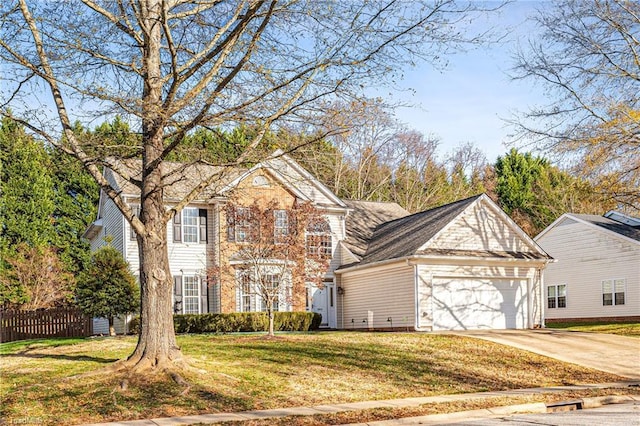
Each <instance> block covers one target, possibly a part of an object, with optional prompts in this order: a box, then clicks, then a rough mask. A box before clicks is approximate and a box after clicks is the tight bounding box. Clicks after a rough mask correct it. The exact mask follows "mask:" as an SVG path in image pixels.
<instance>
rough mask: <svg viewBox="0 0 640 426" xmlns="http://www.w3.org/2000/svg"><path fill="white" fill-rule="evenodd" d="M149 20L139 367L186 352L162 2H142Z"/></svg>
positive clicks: (165, 364)
mask: <svg viewBox="0 0 640 426" xmlns="http://www.w3.org/2000/svg"><path fill="white" fill-rule="evenodd" d="M141 11H142V15H143V20H144V22H145V31H144V38H145V44H144V46H145V50H144V55H143V66H144V71H145V73H146V75H145V78H144V79H143V82H144V87H143V102H142V108H143V112H144V113H143V119H142V138H143V152H142V187H141V191H140V205H141V210H140V220H141V221H142V222H143V223H144V225H145V232H144V233H143V234H142V235H138V236H137V240H138V253H139V256H140V288H141V294H140V296H141V304H140V336H139V338H138V346H137V347H136V350H135V352H134V353H133V354H132V355H131V357H129V362H133V363H135V364H136V369H145V368H149V367H152V368H156V367H170V364H173V363H174V362H175V361H177V360H179V359H180V358H181V357H182V355H181V353H180V348H179V347H178V345H177V343H176V336H175V331H174V328H173V307H172V305H171V295H172V289H173V280H172V277H171V270H170V268H169V255H168V251H167V228H166V221H165V218H164V215H165V206H164V179H163V167H162V153H163V150H164V126H165V124H166V121H167V117H166V116H165V115H164V114H165V111H164V110H163V107H162V79H161V76H162V73H161V70H160V64H161V55H160V49H161V42H162V37H161V24H160V22H161V19H160V16H161V13H162V3H161V2H160V1H158V0H153V1H149V2H147V3H146V4H144V7H141Z"/></svg>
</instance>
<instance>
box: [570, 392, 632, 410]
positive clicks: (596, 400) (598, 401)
mask: <svg viewBox="0 0 640 426" xmlns="http://www.w3.org/2000/svg"><path fill="white" fill-rule="evenodd" d="M631 401H639V402H640V397H636V396H632V395H611V396H596V397H593V398H582V408H583V409H584V408H598V407H602V406H603V405H610V404H622V403H625V402H631Z"/></svg>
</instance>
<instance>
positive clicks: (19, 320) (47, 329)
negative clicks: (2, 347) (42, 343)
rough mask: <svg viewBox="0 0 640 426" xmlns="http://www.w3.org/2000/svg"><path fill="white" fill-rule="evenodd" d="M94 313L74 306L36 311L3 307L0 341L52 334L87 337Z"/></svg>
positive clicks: (42, 336) (40, 337) (34, 337)
mask: <svg viewBox="0 0 640 426" xmlns="http://www.w3.org/2000/svg"><path fill="white" fill-rule="evenodd" d="M92 323H93V321H92V319H91V317H89V316H87V315H85V314H83V313H82V312H81V311H79V310H78V309H75V308H52V309H40V310H37V311H18V310H0V342H13V341H15V340H26V339H42V338H49V337H86V336H90V335H91V332H92Z"/></svg>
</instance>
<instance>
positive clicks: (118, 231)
mask: <svg viewBox="0 0 640 426" xmlns="http://www.w3.org/2000/svg"><path fill="white" fill-rule="evenodd" d="M123 232H124V217H123V216H122V213H120V210H118V207H116V205H115V203H114V202H113V201H111V199H110V198H108V199H106V200H105V203H104V209H103V212H102V231H101V232H99V233H98V235H96V237H95V239H94V241H95V243H92V245H91V248H92V249H94V248H95V249H97V248H99V247H101V246H103V245H104V244H105V242H104V237H106V236H108V237H111V238H113V240H112V241H111V245H112V246H113V247H114V248H115V249H117V250H118V251H119V252H120V253H123V247H124V241H123Z"/></svg>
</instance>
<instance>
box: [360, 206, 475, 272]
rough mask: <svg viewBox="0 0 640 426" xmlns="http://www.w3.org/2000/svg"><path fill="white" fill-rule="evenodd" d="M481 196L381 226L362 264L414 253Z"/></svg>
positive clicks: (372, 238) (371, 241) (372, 239)
mask: <svg viewBox="0 0 640 426" xmlns="http://www.w3.org/2000/svg"><path fill="white" fill-rule="evenodd" d="M481 196H482V195H476V196H474V197H470V198H467V199H464V200H460V201H456V202H455V203H451V204H445V205H444V206H440V207H436V208H434V209H431V210H426V211H423V212H420V213H415V214H412V215H410V216H405V217H403V218H400V219H396V220H393V221H391V222H387V223H384V224H382V225H380V226H379V227H378V228H377V229H376V230H375V232H374V233H373V235H372V237H371V240H370V242H369V246H368V248H367V251H366V252H365V255H364V257H363V259H362V263H373V262H379V261H382V260H387V259H396V258H402V257H406V256H411V255H413V254H416V252H417V251H418V249H419V248H420V247H422V246H423V245H424V244H425V243H426V242H427V241H429V240H430V239H431V238H433V236H434V235H436V234H437V233H438V231H440V230H441V229H442V228H444V227H445V226H446V225H447V224H448V223H449V222H451V221H452V220H453V219H455V218H456V217H457V216H458V215H459V214H460V213H462V212H463V211H464V210H465V209H466V208H467V207H468V206H469V205H470V204H472V203H473V202H475V201H476V200H477V199H478V198H480V197H481Z"/></svg>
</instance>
